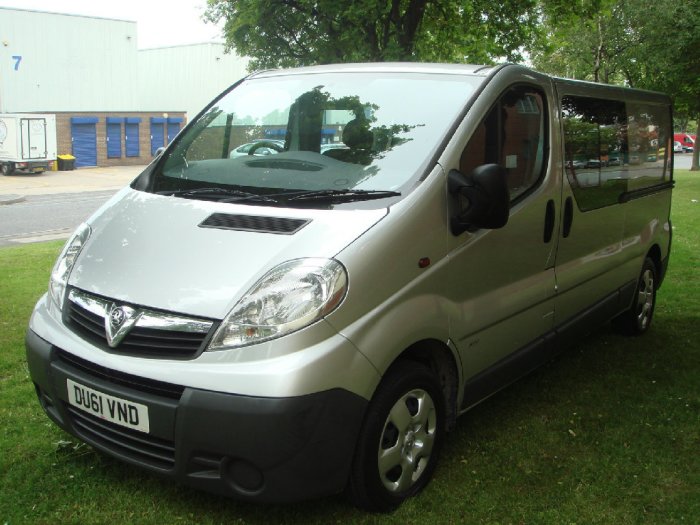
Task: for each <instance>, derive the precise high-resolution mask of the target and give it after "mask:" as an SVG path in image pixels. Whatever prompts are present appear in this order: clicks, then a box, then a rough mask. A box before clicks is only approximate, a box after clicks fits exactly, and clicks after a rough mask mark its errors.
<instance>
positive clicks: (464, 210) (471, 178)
mask: <svg viewBox="0 0 700 525" xmlns="http://www.w3.org/2000/svg"><path fill="white" fill-rule="evenodd" d="M447 189H448V191H449V192H450V194H451V195H454V196H455V197H456V198H457V201H458V202H459V210H458V211H457V213H455V214H454V215H453V216H452V217H451V218H450V229H451V231H452V234H453V235H460V234H461V233H463V232H465V231H476V230H478V229H481V228H486V229H490V230H494V229H498V228H503V226H505V225H506V224H507V223H508V214H509V212H510V194H509V192H508V184H507V182H506V170H505V169H504V168H503V167H502V166H500V165H498V164H484V165H482V166H479V167H477V168H475V169H474V171H472V172H471V173H470V174H469V175H464V174H463V173H462V172H460V171H458V170H452V171H450V173H449V174H448V175H447Z"/></svg>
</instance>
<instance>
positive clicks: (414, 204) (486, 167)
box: [26, 64, 673, 511]
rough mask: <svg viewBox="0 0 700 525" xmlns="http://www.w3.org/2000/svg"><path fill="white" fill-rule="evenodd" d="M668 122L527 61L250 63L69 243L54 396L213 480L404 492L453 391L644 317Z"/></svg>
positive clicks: (49, 362) (665, 198)
mask: <svg viewBox="0 0 700 525" xmlns="http://www.w3.org/2000/svg"><path fill="white" fill-rule="evenodd" d="M672 137H673V134H672V128H671V104H670V100H669V98H668V97H666V96H664V95H661V94H657V93H650V92H643V91H637V90H631V89H624V88H619V87H611V86H603V85H595V84H590V83H584V82H576V81H570V80H563V79H558V78H551V77H549V76H545V75H542V74H539V73H537V72H535V71H532V70H530V69H527V68H525V67H521V66H515V65H505V66H499V67H480V66H466V65H454V66H453V65H438V64H372V65H332V66H321V67H309V68H303V69H297V70H289V71H266V72H262V73H257V74H253V75H251V76H249V77H247V78H245V79H243V80H241V81H240V82H238V83H236V84H235V85H234V86H232V87H231V89H229V90H228V91H226V92H225V93H224V94H222V95H221V96H220V97H218V98H217V99H216V100H214V102H212V103H211V105H209V106H208V107H207V108H206V109H205V110H204V111H203V112H202V113H201V114H200V115H198V116H197V117H196V118H194V119H193V120H192V122H190V123H189V125H188V126H187V127H186V128H185V129H183V131H182V132H181V133H180V134H179V135H178V136H177V138H176V139H175V140H174V142H173V143H172V144H171V145H170V146H169V147H168V148H167V150H166V151H165V152H164V153H163V154H162V155H161V156H159V157H158V158H157V159H156V160H154V162H153V163H152V164H151V165H150V166H148V167H147V168H146V170H145V171H144V172H143V173H142V174H141V175H140V176H139V177H138V178H137V179H136V180H135V181H134V182H133V183H132V184H131V185H130V186H129V187H127V188H124V189H123V190H122V191H120V192H119V193H118V194H117V195H116V196H114V198H112V199H111V200H110V201H109V202H108V203H107V204H105V205H104V206H103V207H102V208H101V209H100V210H99V211H98V212H96V213H95V214H94V215H93V216H92V217H91V218H90V219H88V220H87V221H86V222H85V224H83V225H82V226H81V227H79V228H78V230H77V231H76V232H75V234H74V235H73V236H72V237H71V238H70V239H69V241H68V242H67V244H66V246H65V248H64V249H63V252H62V253H61V255H60V257H59V258H58V261H57V262H56V265H55V267H54V269H53V271H52V274H51V278H50V282H49V290H48V293H47V294H46V295H45V296H44V297H42V298H41V299H40V300H39V302H38V304H37V305H36V308H35V310H34V313H33V315H32V318H31V321H30V325H29V330H28V333H27V338H26V346H27V360H28V363H29V369H30V372H31V377H32V381H33V382H34V384H35V386H36V392H37V394H38V398H39V402H40V403H41V405H42V407H43V408H44V410H45V411H46V413H47V414H48V416H49V417H50V418H51V419H52V420H53V421H54V422H55V423H56V424H58V425H59V426H60V427H61V428H63V429H64V430H66V431H67V432H69V433H71V434H73V435H75V436H77V437H78V438H79V439H81V440H83V441H85V442H86V443H89V444H90V445H92V446H93V447H94V448H95V449H97V450H99V451H101V452H104V453H106V454H109V455H111V456H114V457H116V458H119V459H121V460H123V461H125V462H128V463H130V464H133V465H137V466H139V467H143V468H145V469H148V470H150V471H151V472H154V473H157V474H162V475H165V476H168V477H171V478H173V479H175V480H178V481H180V482H184V483H187V484H190V485H193V486H195V487H198V488H200V489H204V490H208V491H211V492H215V493H219V494H223V495H227V496H234V497H238V498H242V499H248V500H256V501H277V502H279V501H293V500H299V499H304V498H312V497H317V496H322V495H326V494H333V493H338V492H341V491H346V492H347V494H348V495H349V496H350V499H351V501H352V502H354V503H355V504H357V505H359V506H361V507H363V508H367V509H372V510H383V511H386V510H391V509H393V508H395V507H396V506H397V505H399V504H400V503H401V502H402V501H403V500H404V499H406V498H408V497H410V496H413V495H414V494H416V493H417V492H418V491H420V490H421V489H422V488H423V487H424V486H425V485H426V484H427V483H428V481H429V479H430V477H431V474H432V473H433V471H434V470H435V465H436V461H437V456H438V452H439V450H440V447H441V445H442V443H443V441H444V439H445V435H446V433H447V432H448V431H450V430H451V429H453V428H454V426H455V420H456V418H457V416H459V415H460V414H462V413H464V412H466V411H467V410H468V409H469V408H470V407H472V406H474V405H475V404H477V403H479V402H480V401H482V400H484V399H485V398H487V397H489V396H490V395H492V394H493V393H495V392H496V391H498V390H499V389H501V388H503V387H505V386H506V385H508V384H509V383H511V382H512V381H514V380H516V379H517V378H518V377H520V376H522V375H524V374H526V373H528V372H529V371H530V370H532V369H533V368H534V367H536V366H537V365H539V364H541V363H543V362H544V361H546V360H548V359H550V358H551V357H552V356H553V355H554V354H555V353H556V352H557V351H558V350H559V349H562V348H564V347H565V345H566V343H567V341H569V340H571V339H572V338H577V337H579V336H580V335H581V334H582V333H585V332H586V331H589V330H590V329H592V328H593V327H595V326H597V325H599V324H601V323H604V322H607V321H610V320H612V321H613V322H614V323H615V325H617V326H618V327H619V328H620V329H621V330H623V331H624V332H626V333H629V334H633V335H634V334H641V333H643V332H645V331H646V330H648V329H649V325H650V323H651V320H652V315H653V313H654V304H655V298H656V291H657V289H658V288H659V286H660V284H661V282H662V280H663V277H664V274H665V272H666V268H667V265H668V260H669V253H670V246H671V223H670V218H669V210H670V205H671V191H672V187H673V176H672V162H673V153H672V151H673V141H672ZM242 146H245V148H242ZM243 149H245V154H241V155H239V154H238V152H240V151H243Z"/></svg>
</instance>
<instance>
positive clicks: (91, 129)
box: [70, 117, 98, 168]
mask: <svg viewBox="0 0 700 525" xmlns="http://www.w3.org/2000/svg"><path fill="white" fill-rule="evenodd" d="M70 120H71V126H70V127H71V137H72V141H73V156H74V157H75V167H77V168H80V167H83V166H97V128H96V125H97V121H98V119H97V117H73V118H71V119H70Z"/></svg>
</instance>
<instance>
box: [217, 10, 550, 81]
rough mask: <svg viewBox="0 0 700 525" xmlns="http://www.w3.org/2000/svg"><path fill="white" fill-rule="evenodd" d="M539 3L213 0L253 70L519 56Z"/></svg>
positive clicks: (230, 40) (229, 36)
mask: <svg viewBox="0 0 700 525" xmlns="http://www.w3.org/2000/svg"><path fill="white" fill-rule="evenodd" d="M536 15H537V9H536V1H535V0H504V1H502V2H491V1H488V0H471V1H467V2H464V1H459V0H433V1H430V0H357V1H353V2H338V1H336V0H208V9H207V11H206V15H205V16H206V18H207V19H209V20H211V21H221V20H223V21H224V22H225V26H224V27H225V29H224V31H225V34H226V41H227V45H228V46H229V47H230V48H235V49H236V50H237V52H238V53H239V54H241V55H245V56H250V57H252V61H251V64H250V67H251V69H259V68H268V67H294V66H304V65H311V64H328V63H340V62H384V61H432V62H472V63H491V62H493V61H494V60H503V59H504V58H505V59H507V60H519V59H521V55H520V49H521V47H522V46H524V45H525V44H526V43H527V42H529V41H531V40H532V38H533V35H534V31H535V27H536V23H537V17H536Z"/></svg>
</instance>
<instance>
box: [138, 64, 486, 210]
mask: <svg viewBox="0 0 700 525" xmlns="http://www.w3.org/2000/svg"><path fill="white" fill-rule="evenodd" d="M481 81H482V79H481V78H480V77H472V76H466V75H448V74H419V73H386V74H378V73H376V72H375V73H324V74H318V73H316V74H290V75H285V74H280V75H279V76H272V77H265V78H253V79H248V80H246V81H244V82H242V83H240V84H239V85H237V86H236V87H235V88H233V89H231V90H230V91H228V92H227V93H225V94H224V95H223V96H222V97H220V98H219V99H217V100H216V101H214V102H213V103H212V105H211V106H210V107H209V108H208V109H207V110H206V111H205V112H204V113H202V114H201V115H200V116H199V118H198V119H197V120H195V121H194V122H192V123H191V124H190V125H189V126H188V127H186V128H185V129H184V130H183V132H182V133H181V134H180V135H179V136H178V137H177V138H176V140H175V142H174V144H172V145H171V147H170V148H169V149H168V151H167V152H166V153H165V154H164V157H163V158H162V159H161V160H160V162H159V163H158V165H157V167H156V170H155V172H154V178H153V184H151V186H150V188H151V191H153V192H154V193H159V194H163V195H174V196H179V197H184V198H192V199H205V200H218V201H222V200H223V201H227V202H240V203H246V204H248V203H249V204H255V205H260V204H266V205H272V206H299V207H312V208H329V207H332V206H337V205H347V204H349V203H354V204H353V206H362V207H368V206H369V207H384V206H387V205H388V204H390V201H387V200H386V199H398V198H401V195H405V194H406V193H408V191H409V190H410V189H411V188H412V187H413V186H414V185H415V183H416V181H417V180H418V179H419V178H420V177H421V175H423V174H424V172H425V170H426V169H428V168H429V166H428V163H429V162H430V159H431V158H432V156H433V154H434V152H435V150H436V148H437V147H438V145H439V144H440V143H441V141H442V140H443V139H444V137H445V135H446V133H447V132H448V131H449V129H450V127H451V125H452V124H453V123H454V121H455V119H456V118H457V116H459V115H460V114H461V111H462V108H463V107H464V105H465V104H466V102H467V101H468V99H469V98H470V96H471V95H472V94H473V92H474V90H475V89H476V87H477V86H478V85H479V84H480V83H481ZM359 203H363V204H361V205H360V204H359Z"/></svg>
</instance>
